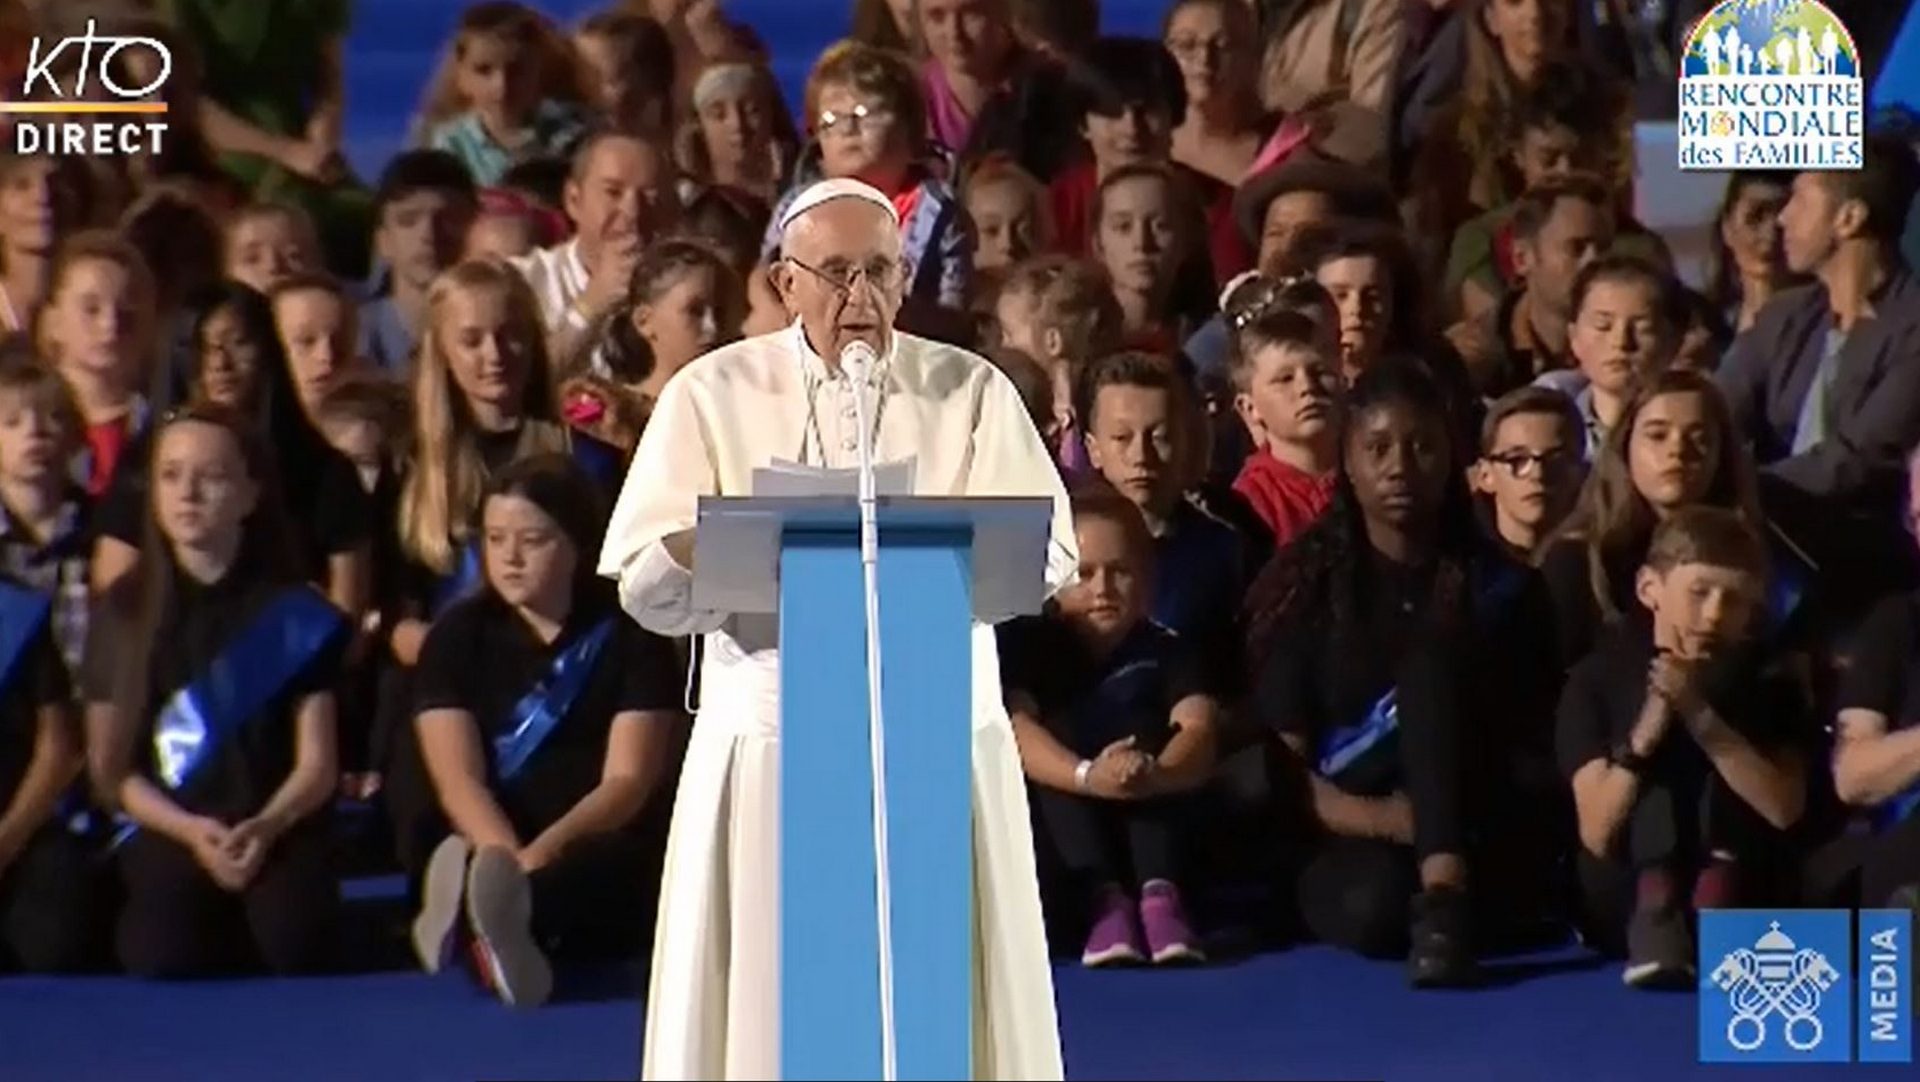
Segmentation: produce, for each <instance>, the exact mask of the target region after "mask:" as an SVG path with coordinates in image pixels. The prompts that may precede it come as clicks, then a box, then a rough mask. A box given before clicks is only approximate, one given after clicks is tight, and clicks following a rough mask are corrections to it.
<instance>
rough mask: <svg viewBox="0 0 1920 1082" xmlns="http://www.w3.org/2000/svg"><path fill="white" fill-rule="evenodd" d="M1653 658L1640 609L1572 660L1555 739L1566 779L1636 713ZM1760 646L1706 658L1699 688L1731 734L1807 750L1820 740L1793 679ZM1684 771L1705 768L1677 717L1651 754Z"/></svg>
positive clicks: (1612, 743)
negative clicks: (1574, 662)
mask: <svg viewBox="0 0 1920 1082" xmlns="http://www.w3.org/2000/svg"><path fill="white" fill-rule="evenodd" d="M1653 658H1654V647H1653V623H1652V620H1651V619H1650V618H1649V617H1648V616H1647V614H1646V613H1645V612H1644V611H1637V612H1633V613H1629V614H1628V615H1627V616H1626V617H1625V618H1623V619H1622V620H1621V621H1620V622H1619V624H1618V625H1616V626H1614V627H1611V628H1609V629H1607V631H1606V632H1605V633H1603V634H1602V635H1601V637H1600V639H1599V641H1598V642H1597V643H1596V644H1595V646H1594V649H1593V652H1592V653H1591V654H1589V655H1588V656H1587V658H1586V659H1585V660H1584V661H1581V662H1580V663H1579V664H1578V665H1575V666H1574V668H1573V672H1572V673H1571V674H1569V675H1568V677H1567V686H1566V690H1565V691H1564V692H1562V694H1561V697H1560V716H1559V721H1558V731H1557V734H1556V739H1555V744H1556V748H1557V753H1558V757H1559V761H1560V770H1561V772H1562V773H1563V774H1565V775H1566V776H1567V777H1569V778H1571V777H1572V776H1573V775H1574V773H1575V772H1576V771H1578V770H1579V769H1580V768H1581V767H1583V766H1585V765H1586V764H1588V763H1590V762H1592V761H1593V760H1595V759H1604V758H1606V757H1607V755H1608V754H1609V753H1610V752H1611V751H1612V750H1613V749H1614V747H1616V746H1617V745H1618V744H1619V743H1620V742H1621V741H1623V740H1625V739H1626V738H1627V736H1628V734H1630V733H1632V731H1633V727H1634V724H1635V723H1636V722H1637V721H1638V720H1639V718H1640V708H1641V706H1642V705H1644V704H1645V702H1646V697H1647V674H1648V672H1649V670H1650V669H1651V668H1652V665H1653ZM1776 661H1777V659H1776V657H1775V656H1773V655H1772V654H1771V653H1770V652H1769V651H1768V650H1766V649H1765V648H1764V647H1762V646H1759V645H1749V646H1745V647H1741V648H1737V649H1733V650H1730V651H1728V652H1727V653H1725V654H1723V655H1722V656H1721V657H1720V658H1718V659H1716V660H1715V661H1713V662H1711V663H1709V664H1708V666H1707V668H1706V671H1705V672H1704V673H1703V674H1702V678H1701V679H1702V683H1701V693H1702V694H1703V695H1704V697H1705V698H1706V700H1707V702H1708V703H1710V704H1711V705H1712V706H1713V708H1714V711H1715V712H1716V713H1718V714H1719V715H1720V717H1721V718H1722V719H1723V720H1724V721H1725V722H1726V723H1727V725H1728V726H1729V727H1731V728H1732V729H1733V730H1734V731H1735V732H1737V733H1739V734H1740V735H1741V736H1742V737H1745V738H1746V739H1747V740H1748V741H1750V742H1751V743H1753V744H1754V745H1755V746H1756V747H1759V748H1761V749H1763V750H1778V749H1781V748H1787V747H1798V748H1807V747H1810V746H1812V745H1813V744H1814V743H1815V742H1816V741H1817V740H1818V738H1819V733H1818V730H1817V727H1816V726H1815V725H1814V724H1813V718H1812V712H1811V710H1810V708H1809V707H1808V706H1807V704H1806V700H1805V696H1804V694H1803V692H1802V689H1801V686H1800V684H1799V682H1798V681H1796V680H1794V679H1793V678H1792V677H1791V676H1790V675H1788V674H1787V673H1785V672H1784V671H1782V670H1781V669H1780V667H1779V666H1778V665H1777V664H1776ZM1663 758H1667V765H1671V766H1674V767H1676V768H1680V769H1682V770H1684V771H1691V772H1695V773H1697V772H1699V771H1700V770H1702V769H1706V770H1710V769H1711V767H1710V766H1708V765H1707V763H1706V757H1705V754H1704V753H1703V752H1701V751H1700V748H1699V745H1697V744H1695V743H1694V742H1693V739H1692V738H1691V737H1690V736H1689V735H1688V734H1687V733H1686V731H1685V726H1684V724H1683V723H1681V722H1680V721H1679V720H1678V719H1676V720H1675V723H1674V725H1673V727H1672V728H1671V729H1669V730H1668V732H1667V736H1666V739H1665V740H1663V741H1662V742H1661V744H1660V747H1659V749H1658V750H1657V751H1656V753H1655V756H1654V759H1655V763H1656V765H1662V764H1661V761H1662V759H1663Z"/></svg>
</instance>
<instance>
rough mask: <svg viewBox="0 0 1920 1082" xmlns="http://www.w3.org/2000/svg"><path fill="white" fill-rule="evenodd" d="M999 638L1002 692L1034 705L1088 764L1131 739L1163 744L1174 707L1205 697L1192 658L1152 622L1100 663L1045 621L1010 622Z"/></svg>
mask: <svg viewBox="0 0 1920 1082" xmlns="http://www.w3.org/2000/svg"><path fill="white" fill-rule="evenodd" d="M997 634H998V648H999V653H1000V683H1001V686H1002V687H1004V688H1006V689H1007V690H1008V691H1018V692H1021V693H1023V694H1025V695H1027V696H1029V697H1031V698H1032V699H1033V701H1034V705H1035V706H1037V707H1038V708H1039V710H1040V720H1041V722H1042V723H1043V724H1044V725H1045V726H1046V727H1047V730H1048V731H1049V732H1051V733H1053V735H1054V737H1055V738H1056V739H1058V740H1059V741H1060V742H1061V743H1063V744H1065V745H1066V746H1067V747H1068V748H1070V749H1072V750H1073V751H1074V752H1076V753H1078V754H1079V755H1082V756H1085V757H1088V758H1092V757H1093V756H1095V755H1098V754H1099V753H1100V750H1101V749H1102V748H1104V747H1106V746H1107V745H1108V744H1111V743H1113V742H1114V741H1116V740H1121V739H1124V738H1126V737H1129V736H1134V737H1141V738H1144V739H1148V740H1153V739H1156V738H1159V737H1164V736H1166V735H1167V733H1166V729H1167V727H1168V725H1169V723H1170V722H1171V721H1172V718H1173V708H1174V706H1175V705H1177V704H1178V703H1179V702H1180V701H1181V700H1182V699H1186V698H1188V697H1190V696H1193V695H1205V694H1209V693H1210V692H1209V691H1208V687H1207V682H1208V679H1207V676H1206V675H1205V674H1204V673H1203V672H1202V668H1201V666H1200V665H1199V663H1198V662H1197V661H1196V660H1195V659H1194V657H1193V654H1192V652H1191V651H1190V650H1189V649H1188V648H1187V647H1186V646H1185V645H1184V644H1183V643H1182V641H1181V640H1180V639H1179V638H1178V637H1177V636H1175V635H1174V634H1173V633H1171V632H1169V631H1167V630H1165V629H1163V628H1161V627H1159V626H1158V625H1155V624H1153V623H1151V622H1142V623H1141V624H1140V626H1139V627H1136V628H1135V629H1134V630H1133V631H1132V632H1131V633H1130V634H1128V636H1127V637H1126V638H1125V639H1123V640H1121V642H1120V645H1119V646H1117V647H1115V648H1114V650H1113V652H1112V653H1111V654H1109V655H1107V656H1106V657H1104V658H1103V657H1097V656H1095V654H1094V653H1093V652H1092V651H1091V650H1090V649H1089V648H1088V647H1087V645H1086V644H1085V643H1084V642H1083V641H1082V640H1081V639H1080V637H1079V636H1077V635H1075V634H1074V633H1073V630H1072V629H1071V628H1069V627H1068V626H1067V625H1066V624H1064V623H1062V622H1061V621H1059V620H1055V619H1050V618H1048V617H1044V616H1039V617H1027V618H1024V619H1020V620H1012V621H1009V622H1007V623H1005V624H1002V625H1000V627H999V629H998V632H997Z"/></svg>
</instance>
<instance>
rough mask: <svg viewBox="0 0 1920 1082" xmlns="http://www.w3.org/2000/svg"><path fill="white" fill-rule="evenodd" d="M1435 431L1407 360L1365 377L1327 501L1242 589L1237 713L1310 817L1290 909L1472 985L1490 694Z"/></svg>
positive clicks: (1434, 981) (1356, 944) (1425, 389)
mask: <svg viewBox="0 0 1920 1082" xmlns="http://www.w3.org/2000/svg"><path fill="white" fill-rule="evenodd" d="M1449 424H1450V422H1449V417H1448V406H1447V400H1446V396H1445V394H1444V392H1443V391H1442V390H1441V389H1440V387H1439V386H1438V385H1437V384H1436V383H1435V382H1434V381H1433V380H1432V378H1431V376H1429V375H1428V373H1427V371H1426V369H1425V368H1424V367H1423V366H1421V365H1419V364H1418V363H1416V362H1412V361H1407V360H1400V359H1390V360H1388V361H1383V362H1382V363H1381V364H1378V365H1375V366H1374V367H1372V368H1369V369H1368V370H1367V371H1365V372H1363V373H1361V375H1360V378H1359V379H1358V380H1356V381H1355V383H1354V385H1353V387H1352V389H1351V391H1350V392H1349V396H1348V399H1347V403H1346V421H1345V425H1344V434H1343V437H1342V441H1341V474H1342V479H1341V481H1340V484H1339V485H1338V488H1337V490H1336V492H1335V495H1334V500H1333V503H1332V505H1331V507H1329V509H1328V511H1327V513H1326V514H1325V515H1324V516H1323V517H1322V518H1321V519H1320V521H1319V522H1317V523H1316V524H1314V525H1313V526H1312V527H1311V528H1309V529H1308V530H1307V532H1306V533H1304V534H1302V535H1301V536H1300V538H1299V539H1298V540H1296V541H1295V542H1294V543H1293V544H1292V545H1291V546H1289V547H1287V548H1285V549H1282V550H1280V551H1279V552H1278V553H1277V554H1276V555H1275V556H1274V558H1273V559H1272V560H1271V561H1270V562H1268V564H1267V565H1266V567H1265V569H1264V570H1263V571H1262V572H1261V573H1260V576H1259V578H1258V579H1256V580H1255V582H1254V584H1253V586H1252V588H1251V589H1250V590H1249V592H1248V598H1247V617H1248V643H1247V650H1248V656H1249V659H1250V661H1251V672H1252V683H1253V694H1252V696H1251V697H1250V700H1249V703H1248V706H1249V708H1250V710H1251V711H1252V713H1253V715H1254V716H1255V717H1256V718H1257V719H1258V720H1259V721H1260V723H1261V724H1263V725H1265V726H1266V727H1268V728H1269V729H1272V730H1273V731H1275V732H1276V733H1277V734H1278V735H1279V737H1280V740H1281V742H1282V743H1283V744H1284V745H1285V747H1286V749H1287V750H1288V756H1287V762H1288V763H1290V764H1293V765H1295V766H1296V767H1297V776H1298V777H1299V781H1300V784H1301V786H1302V787H1303V792H1302V796H1303V799H1304V800H1305V802H1306V804H1307V809H1306V810H1307V812H1308V815H1309V816H1310V821H1309V823H1308V824H1307V825H1308V827H1309V830H1310V833H1309V834H1308V839H1307V842H1306V844H1307V846H1308V850H1307V853H1306V854H1305V863H1304V866H1303V867H1302V868H1301V870H1300V873H1299V877H1298V880H1297V882H1296V884H1295V893H1296V895H1297V900H1298V905H1299V911H1300V915H1301V918H1302V920H1303V922H1304V924H1305V926H1306V928H1307V930H1308V932H1309V933H1310V934H1312V935H1313V936H1314V937H1316V938H1318V939H1320V940H1322V941H1323V942H1327V943H1330V944H1333V945H1335V946H1338V947H1342V948H1344V949H1347V950H1351V951H1354V952H1356V953H1360V954H1364V955H1367V956H1370V957H1381V958H1388V957H1399V958H1405V959H1406V960H1407V967H1408V976H1409V978H1410V979H1411V981H1412V983H1413V984H1414V985H1415V986H1416V987H1430V986H1451V985H1460V984H1467V983H1472V982H1474V981H1475V980H1477V978H1478V974H1479V969H1478V964H1477V961H1476V959H1477V954H1478V950H1479V944H1478V943H1476V941H1475V936H1474V934H1473V927H1472V925H1473V918H1474V915H1475V911H1476V910H1484V909H1486V908H1487V906H1488V903H1491V902H1497V901H1498V900H1499V898H1498V896H1497V895H1496V894H1494V893H1493V892H1492V891H1482V890H1481V889H1480V884H1482V882H1483V881H1485V880H1489V879H1491V878H1493V877H1491V876H1489V875H1487V874H1486V873H1487V872H1489V871H1490V870H1491V869H1489V868H1488V867H1486V865H1485V863H1484V862H1483V861H1481V860H1480V853H1479V852H1478V851H1477V850H1478V849H1479V847H1480V846H1479V843H1480V839H1481V835H1482V834H1483V833H1484V832H1483V830H1482V824H1484V823H1486V822H1488V821H1489V816H1490V813H1492V812H1494V811H1495V809H1494V808H1491V807H1489V806H1488V805H1489V803H1490V801H1489V800H1488V799H1487V798H1488V796H1489V794H1488V793H1487V791H1486V789H1485V788H1484V787H1483V786H1480V785H1475V784H1470V782H1469V779H1470V778H1477V777H1478V771H1477V769H1476V767H1477V763H1476V762H1474V760H1473V757H1472V756H1471V755H1470V752H1471V751H1472V750H1473V749H1475V748H1477V747H1478V745H1479V743H1480V742H1481V737H1480V733H1479V732H1478V731H1477V730H1478V728H1479V726H1480V724H1481V723H1482V715H1484V714H1487V713H1488V712H1489V711H1490V710H1491V709H1492V708H1493V707H1494V706H1496V705H1498V704H1486V703H1482V702H1480V701H1479V699H1478V698H1477V696H1479V695H1484V693H1485V691H1486V688H1485V686H1484V675H1483V672H1482V670H1481V668H1480V666H1481V665H1483V664H1485V663H1486V662H1487V660H1488V658H1487V656H1486V651H1485V650H1484V649H1483V648H1481V647H1480V640H1481V636H1480V635H1479V634H1478V622H1477V611H1476V608H1477V607H1476V605H1475V604H1474V602H1475V601H1477V598H1478V595H1479V594H1480V593H1482V592H1485V591H1486V590H1487V589H1488V585H1489V584H1487V583H1484V582H1482V581H1479V579H1480V576H1479V575H1478V571H1479V569H1478V568H1477V567H1476V566H1475V564H1476V562H1477V557H1478V554H1479V548H1480V545H1479V538H1478V537H1476V536H1475V535H1474V533H1473V529H1472V523H1471V521H1470V520H1469V519H1468V518H1467V516H1466V499H1467V497H1466V493H1465V491H1464V484H1463V473H1464V471H1462V470H1461V469H1460V468H1459V467H1458V466H1457V465H1456V464H1455V462H1454V461H1453V453H1452V452H1453V441H1452V439H1451V438H1450V436H1449V431H1448V430H1449ZM1469 718H1471V719H1472V720H1473V722H1475V725H1474V726H1473V728H1472V729H1470V728H1469V726H1468V720H1469ZM1288 826H1289V827H1291V826H1292V824H1288ZM1470 873H1471V874H1470Z"/></svg>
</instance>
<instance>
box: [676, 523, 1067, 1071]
mask: <svg viewBox="0 0 1920 1082" xmlns="http://www.w3.org/2000/svg"><path fill="white" fill-rule="evenodd" d="M1051 520H1052V506H1051V504H1050V502H1049V501H1048V500H1045V499H922V498H889V497H883V498H882V499H880V501H879V504H878V511H877V521H878V524H879V530H878V536H879V565H878V568H879V573H878V585H879V613H880V621H879V622H880V630H881V666H880V668H881V671H882V674H883V678H882V682H881V698H882V708H881V714H882V716H883V718H884V719H885V720H884V726H883V734H884V737H885V747H886V775H885V780H886V794H887V805H886V806H887V823H888V829H887V833H888V836H889V838H888V845H887V854H888V863H889V865H890V872H891V875H890V878H889V883H890V888H891V889H890V894H891V902H890V905H891V909H892V915H893V919H892V928H893V936H892V944H893V949H892V960H893V989H894V995H893V1007H894V1010H893V1015H894V1037H895V1050H896V1051H895V1058H896V1066H897V1070H898V1076H899V1077H900V1078H902V1079H928V1080H933V1079H944V1080H952V1079H965V1078H971V1077H973V1072H972V1058H973V1033H972V1023H973V935H974V914H973V878H972V873H973V810H972V809H973V798H972V733H973V718H972V684H973V674H972V655H973V648H972V641H971V634H972V624H973V621H974V619H975V618H979V619H982V620H985V621H996V620H1000V619H1005V618H1006V617H1008V616H1012V615H1015V614H1019V613H1023V612H1037V611H1038V610H1039V608H1040V604H1041V601H1042V599H1043V594H1044V590H1043V585H1042V584H1043V580H1044V577H1045V567H1046V546H1047V538H1048V529H1049V526H1050V523H1051ZM696 546H697V550H696V555H695V560H694V565H695V567H696V569H697V581H696V587H695V590H696V599H695V604H696V605H697V606H699V607H702V608H713V609H717V610H718V611H726V612H736V613H771V612H777V613H778V614H779V627H780V707H781V710H780V731H781V749H780V771H781V778H780V831H781V841H780V845H781V851H780V905H779V912H780V933H779V934H780V985H781V987H780V1044H781V1048H780V1066H781V1076H782V1078H784V1079H786V1080H788V1082H799V1080H806V1079H835V1080H849V1079H852V1080H859V1079H879V1078H881V1077H882V1069H881V1068H882V1054H881V1049H882V1038H881V1032H882V1030H881V1009H880V995H881V993H880V964H879V950H880V948H879V919H878V905H877V901H876V892H875V884H876V875H877V868H878V863H877V861H876V854H875V843H874V817H873V784H872V760H871V758H870V754H869V732H868V687H867V650H866V602H865V598H866V595H865V590H864V575H863V566H862V564H861V559H860V515H859V508H858V505H857V503H856V501H855V500H853V499H849V498H843V497H816V498H796V497H771V498H769V497H750V498H709V499H703V500H701V502H700V522H699V531H698V535H697V537H696ZM702 586H704V587H705V591H704V594H705V596H704V597H703V596H702Z"/></svg>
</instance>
